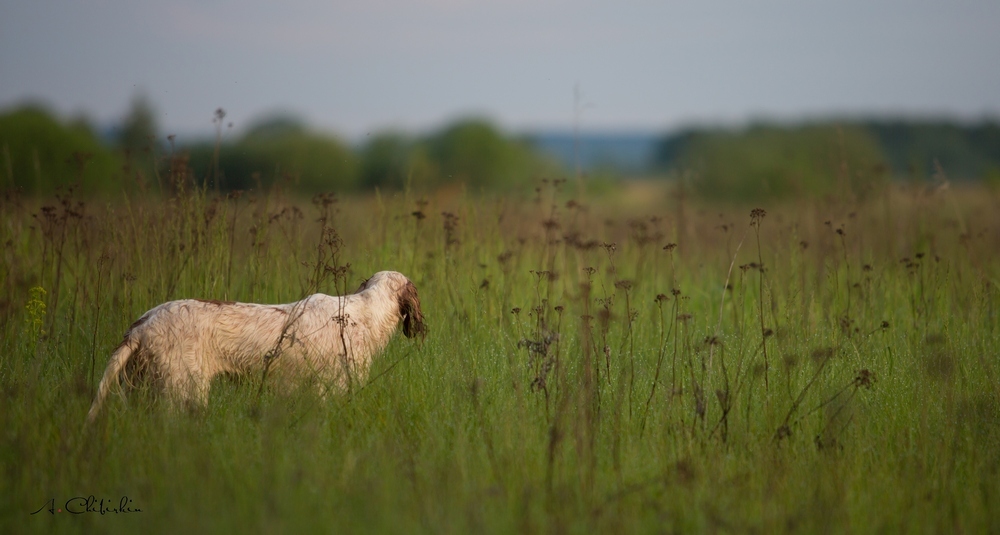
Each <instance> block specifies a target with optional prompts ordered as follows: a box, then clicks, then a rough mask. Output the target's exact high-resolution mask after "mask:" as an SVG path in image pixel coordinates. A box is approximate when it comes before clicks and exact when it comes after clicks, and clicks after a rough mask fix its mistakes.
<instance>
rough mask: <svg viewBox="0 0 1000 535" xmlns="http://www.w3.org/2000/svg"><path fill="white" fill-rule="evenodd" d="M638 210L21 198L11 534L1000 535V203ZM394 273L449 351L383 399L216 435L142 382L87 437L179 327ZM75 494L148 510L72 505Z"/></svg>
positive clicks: (403, 372) (390, 368) (11, 247)
mask: <svg viewBox="0 0 1000 535" xmlns="http://www.w3.org/2000/svg"><path fill="white" fill-rule="evenodd" d="M178 183H180V182H178ZM644 188H645V189H643V190H642V192H641V194H640V195H638V196H636V195H632V196H629V195H623V196H620V197H618V198H616V199H618V200H615V199H610V200H605V201H601V200H599V199H596V198H582V199H581V198H576V199H572V200H573V202H568V201H570V200H571V198H570V195H569V194H568V193H567V192H566V191H564V189H572V188H564V186H562V185H560V184H552V183H547V184H544V185H543V186H542V188H541V189H540V190H539V191H538V192H537V195H535V196H526V197H523V198H518V197H498V198H481V197H476V196H472V195H468V194H466V193H464V192H461V191H442V192H440V193H439V194H437V195H434V196H431V197H429V198H427V199H423V198H420V197H417V196H414V195H408V194H400V195H388V196H374V197H363V198H360V197H359V198H350V199H340V200H338V201H336V202H333V199H331V198H328V197H324V198H317V199H315V200H314V202H313V203H309V202H305V201H303V202H300V201H297V200H296V199H292V198H287V197H285V196H284V195H282V194H281V193H280V192H273V193H271V194H268V195H266V196H260V195H258V196H256V197H252V196H250V195H242V196H235V195H232V196H229V197H227V198H219V199H215V198H213V197H212V196H211V195H210V194H205V193H202V192H199V191H194V192H192V191H190V190H188V191H186V192H185V191H181V192H180V193H178V194H177V195H175V196H174V197H172V198H169V199H164V200H146V199H135V198H133V199H119V200H113V201H96V200H89V201H87V202H83V201H78V200H76V199H69V198H65V199H55V200H52V201H48V202H44V201H35V200H25V199H19V198H16V197H10V196H8V197H7V198H5V199H4V201H3V206H2V216H0V224H2V226H0V244H3V253H2V254H3V262H2V267H0V284H2V288H3V293H2V297H0V323H2V327H0V328H2V333H3V338H2V342H0V355H2V356H0V403H2V411H0V430H2V433H3V440H0V463H2V470H3V474H2V477H0V496H3V498H4V499H3V500H2V501H0V530H2V531H4V532H85V531H101V532H135V531H136V530H137V529H138V528H139V527H140V526H143V527H144V528H145V529H149V530H153V531H159V532H169V533H173V532H177V531H178V530H179V529H180V530H183V529H188V530H192V531H197V532H203V531H226V532H233V531H241V532H291V531H292V530H296V529H297V528H298V529H300V530H305V529H309V530H311V531H315V530H317V529H319V530H323V531H332V532H365V533H380V532H389V533H399V532H405V533H410V532H429V533H450V532H454V533H469V532H477V533H478V532H514V533H531V532H595V531H596V532H615V533H619V532H641V531H675V532H704V531H736V532H748V531H752V532H767V533H770V532H788V531H790V532H899V531H905V532H932V533H940V532H995V531H997V530H1000V483H998V481H1000V360H998V356H1000V350H998V349H1000V321H998V316H997V314H998V307H1000V254H998V253H1000V241H998V238H997V236H998V235H1000V215H998V214H997V212H996V210H995V207H996V206H997V199H996V198H995V197H992V196H990V194H989V193H987V192H985V191H978V190H977V191H968V192H966V191H944V192H936V193H933V194H932V193H927V192H923V191H909V190H907V191H903V190H891V191H890V190H887V191H886V192H885V193H884V194H882V195H881V196H874V197H872V198H869V199H867V200H866V201H865V202H863V203H861V202H847V201H839V200H828V201H825V202H823V203H818V202H816V203H814V202H805V201H802V202H798V203H787V204H780V205H774V206H767V205H765V206H763V208H764V209H765V210H766V214H764V215H760V213H759V212H758V217H756V218H751V208H754V207H731V206H721V207H720V206H714V205H699V204H697V203H693V202H691V201H689V200H684V198H683V197H681V198H678V197H676V196H673V195H671V194H670V192H669V191H668V190H665V189H658V188H649V187H648V186H645V187H644ZM636 197H638V198H640V199H641V200H642V201H643V202H641V203H636V202H626V201H623V200H622V199H628V198H633V199H634V198H636ZM324 201H325V202H324ZM47 206H50V208H47ZM445 214H448V215H445ZM333 231H335V234H333V233H332V232H333ZM669 243H675V244H677V245H676V248H667V249H665V248H664V247H665V246H666V245H667V244H669ZM761 264H762V265H763V269H761ZM382 269H394V270H398V271H402V272H404V273H406V274H407V275H408V276H409V277H410V278H411V279H412V280H413V281H414V282H415V284H416V285H417V287H418V289H419V292H420V297H421V301H422V304H423V309H424V312H425V317H426V320H427V324H428V326H429V329H430V332H429V334H428V336H427V338H426V340H425V341H424V342H423V343H419V342H414V341H411V340H408V339H405V338H403V337H402V336H399V337H397V338H396V339H394V340H393V341H392V343H390V345H389V347H388V349H387V351H386V352H385V353H384V354H383V355H381V356H379V357H378V358H377V359H376V361H375V362H374V364H373V368H372V371H371V373H370V375H369V379H368V381H367V382H366V383H365V384H364V385H363V386H361V387H359V388H356V389H353V390H352V391H351V392H345V393H343V394H342V395H340V396H335V397H333V398H331V399H327V400H320V399H317V398H315V397H312V396H310V395H308V394H305V393H303V394H294V395H283V394H279V393H276V392H271V391H270V390H267V389H265V390H264V393H263V395H262V396H260V397H258V390H259V388H258V386H259V380H260V378H257V377H247V378H244V379H243V380H242V381H229V380H220V381H219V382H217V383H216V384H214V385H213V390H212V396H211V402H210V405H209V407H208V408H207V409H206V410H204V411H201V412H198V413H195V414H189V413H184V412H182V413H176V412H172V411H171V410H170V409H169V408H168V407H167V406H165V404H162V403H159V402H157V400H156V396H155V393H153V392H148V389H144V388H141V387H140V389H139V390H138V391H131V392H129V393H128V395H126V396H125V397H124V398H120V397H117V396H116V397H114V399H112V400H110V401H111V402H110V403H109V404H108V405H107V406H106V413H105V414H104V415H103V416H104V417H103V418H101V420H99V422H98V423H97V424H96V425H95V426H94V427H93V428H90V429H86V428H84V426H83V419H84V416H85V414H86V411H87V409H88V407H89V404H90V402H91V400H92V395H93V391H94V388H95V386H96V384H97V381H98V380H99V378H100V375H101V374H102V373H103V370H104V366H105V365H106V363H107V358H108V355H109V354H110V352H111V350H112V349H113V348H114V347H115V345H117V343H118V342H119V341H120V339H121V335H122V334H123V333H124V331H125V330H126V328H127V327H128V325H129V324H130V323H131V322H132V321H133V320H135V319H136V318H137V317H139V316H140V315H141V314H142V313H143V312H145V311H146V310H148V309H149V308H151V307H153V306H155V305H156V304H159V303H161V302H163V301H166V300H170V299H178V298H183V297H199V298H213V299H230V300H240V301H256V302H288V301H293V300H297V299H300V298H301V297H303V296H304V295H306V294H308V293H310V292H312V291H314V290H315V289H318V290H320V291H324V292H327V293H334V294H335V293H342V292H343V291H344V290H345V289H354V288H355V287H356V286H357V284H358V283H359V282H360V281H361V280H363V279H364V278H366V277H367V276H368V275H370V274H371V273H373V272H375V271H378V270H382ZM727 281H728V284H729V289H728V290H725V288H726V284H727ZM34 288H43V289H44V294H42V292H41V291H39V290H33V289H34ZM81 495H82V496H88V495H94V496H95V497H97V498H98V499H100V498H104V499H106V500H108V501H110V502H113V506H117V504H118V501H119V500H120V499H121V498H122V497H123V496H127V497H128V498H129V499H131V500H132V503H131V507H133V508H140V509H142V512H141V513H133V514H113V513H112V514H106V515H100V514H82V515H69V514H67V513H65V512H63V513H57V514H50V513H49V512H48V510H47V508H48V507H49V505H48V504H49V500H53V501H52V502H51V503H52V504H53V506H54V507H57V508H59V507H63V506H64V505H65V502H66V500H68V499H70V498H73V497H75V496H81ZM106 503H107V502H106ZM43 506H44V507H45V509H44V510H43V511H42V512H40V513H38V514H35V515H31V514H30V513H31V512H33V511H36V510H37V509H39V508H41V507H43Z"/></svg>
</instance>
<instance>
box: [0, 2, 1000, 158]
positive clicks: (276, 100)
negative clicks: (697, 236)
mask: <svg viewBox="0 0 1000 535" xmlns="http://www.w3.org/2000/svg"><path fill="white" fill-rule="evenodd" d="M575 86H578V87H579V88H580V91H581V93H582V95H583V98H582V100H581V103H583V104H586V106H584V107H583V112H582V115H581V116H580V125H581V127H582V128H584V129H586V130H596V129H602V128H614V129H619V130H626V129H645V130H664V129H670V128H676V127H678V126H681V125H687V124H691V123H706V122H707V123H720V122H722V123H736V124H739V123H741V122H745V121H748V120H753V119H761V118H769V119H779V120H795V119H801V118H815V117H829V116H833V115H837V116H842V115H851V116H857V115H868V114H875V115H880V116H886V115H914V116H954V117H959V118H964V119H978V118H982V117H986V116H990V117H994V118H995V117H998V116H1000V1H997V0H977V1H961V0H957V1H948V2H945V1H936V2H928V1H922V0H898V1H897V0H892V1H880V0H838V1H833V0H830V1H827V2H818V1H809V0H797V1H791V0H788V1H775V0H756V1H752V2H751V1H743V2H729V1H727V2H722V1H711V0H704V1H692V2H666V1H658V2H653V1H627V0H626V1H615V2H612V1H604V2H596V1H561V0H557V1H546V0H503V1H465V0H415V1H403V0H361V1H357V2H301V1H285V2H273V1H263V0H249V1H241V2H236V1H226V0H197V1H191V0H160V1H155V2H153V1H146V0H92V1H89V0H77V1H72V2H69V1H57V0H44V1H32V0H25V1H17V0H2V2H0V108H7V107H9V106H13V105H17V104H19V103H23V102H25V101H34V102H42V103H45V104H47V105H49V106H51V107H52V108H53V109H54V110H55V111H57V112H58V113H60V114H61V115H63V116H72V115H77V114H81V113H82V114H85V115H87V116H88V117H90V118H91V119H93V120H94V121H96V122H97V123H99V124H102V125H107V124H111V123H114V122H116V121H117V120H119V119H120V118H121V117H122V116H123V114H124V113H125V111H126V110H127V108H128V104H129V101H130V99H131V98H132V97H133V96H134V95H136V94H137V93H140V92H142V93H145V94H146V95H147V96H148V97H149V99H150V100H151V101H152V102H153V104H154V105H155V107H156V109H157V112H158V119H159V122H160V125H161V129H162V130H163V133H164V134H166V133H179V134H182V135H184V134H188V133H190V134H193V133H196V132H209V131H211V129H212V122H211V121H212V114H213V112H214V110H215V109H216V108H218V107H222V108H224V109H225V110H226V111H227V112H228V116H227V118H226V121H227V122H228V121H233V123H234V124H235V127H236V128H237V129H238V128H240V127H245V126H246V125H247V124H248V123H250V122H252V121H253V120H254V119H256V118H260V117H261V116H263V115H265V114H267V113H270V112H275V111H285V112H291V113H294V114H297V115H298V116H300V117H302V118H304V119H305V120H307V121H308V122H309V123H311V124H313V125H315V126H317V127H319V128H322V129H325V130H330V131H333V132H337V133H339V134H341V135H344V136H348V137H350V138H353V139H361V138H363V137H364V136H365V135H366V133H368V132H373V131H376V130H380V129H384V128H387V127H395V128H402V129H406V130H410V131H422V130H426V129H429V128H434V127H436V126H440V125H442V124H444V123H445V122H447V121H449V120H453V119H455V118H456V117H459V116H463V115H470V114H476V115H485V116H487V117H490V118H492V119H494V120H496V121H497V122H498V123H499V124H500V125H502V126H503V127H505V128H506V129H509V130H513V131H524V130H529V129H537V128H546V129H569V128H572V126H573V122H574V97H573V94H574V93H573V90H574V87H575Z"/></svg>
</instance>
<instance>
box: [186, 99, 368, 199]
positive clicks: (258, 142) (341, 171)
mask: <svg viewBox="0 0 1000 535" xmlns="http://www.w3.org/2000/svg"><path fill="white" fill-rule="evenodd" d="M218 150H219V152H218V159H219V161H218V165H219V170H220V172H221V175H222V176H221V178H222V180H221V185H222V186H224V187H225V188H226V189H230V190H233V189H251V188H254V187H256V186H257V185H258V184H260V185H261V186H268V185H270V184H273V183H275V182H288V183H289V184H290V185H292V186H293V187H295V188H296V189H300V190H302V191H304V192H309V193H313V192H320V191H338V190H353V189H355V188H357V186H358V168H359V163H358V158H357V156H356V155H355V154H354V152H353V151H352V150H351V149H350V148H349V147H347V146H346V145H345V144H344V143H342V142H341V141H340V140H338V139H337V138H335V137H333V136H331V135H328V134H321V133H317V132H314V131H312V130H310V129H309V128H308V127H306V126H305V125H304V124H303V123H301V122H300V121H298V120H296V119H294V118H291V117H289V116H274V117H269V118H266V119H264V120H262V121H259V122H257V123H255V124H253V125H251V126H250V128H249V129H248V130H247V132H246V134H244V135H243V136H242V137H241V138H240V139H238V140H236V141H235V142H222V143H221V144H220V146H219V148H218ZM189 153H190V163H191V166H192V168H193V169H194V170H195V172H196V173H198V174H200V176H203V177H206V178H209V177H212V176H214V171H213V170H212V169H213V162H212V159H213V155H214V153H215V146H214V144H200V145H195V146H192V147H189Z"/></svg>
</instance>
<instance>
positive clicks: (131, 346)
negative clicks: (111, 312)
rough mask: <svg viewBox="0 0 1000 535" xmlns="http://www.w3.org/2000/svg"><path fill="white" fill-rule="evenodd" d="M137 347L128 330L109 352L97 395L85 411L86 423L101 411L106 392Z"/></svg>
mask: <svg viewBox="0 0 1000 535" xmlns="http://www.w3.org/2000/svg"><path fill="white" fill-rule="evenodd" d="M138 349H139V340H138V339H137V338H135V337H134V336H132V331H131V330H130V331H129V332H128V333H127V334H126V335H125V339H124V340H122V343H121V344H118V348H117V349H115V352H114V353H112V354H111V360H109V361H108V369H107V370H105V371H104V377H103V378H102V379H101V384H100V385H99V386H98V387H97V395H96V396H94V403H93V404H92V405H91V406H90V412H88V413H87V423H88V424H90V423H93V422H94V420H96V419H97V413H99V412H100V411H101V405H103V404H104V398H106V397H107V396H108V392H110V391H111V387H112V385H115V384H118V380H119V378H120V376H121V373H122V370H124V369H125V365H126V364H128V361H129V359H131V358H132V356H133V355H135V352H136V350H138Z"/></svg>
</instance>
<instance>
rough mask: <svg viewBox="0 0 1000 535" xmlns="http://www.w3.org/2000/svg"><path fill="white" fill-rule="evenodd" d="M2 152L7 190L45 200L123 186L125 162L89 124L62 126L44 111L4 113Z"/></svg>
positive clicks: (0, 170)
mask: <svg viewBox="0 0 1000 535" xmlns="http://www.w3.org/2000/svg"><path fill="white" fill-rule="evenodd" d="M0 151H2V155H0V158H2V161H0V177H2V180H0V185H2V186H3V187H4V188H15V189H18V190H20V191H22V192H23V193H27V194H36V195H40V194H48V193H52V192H53V191H55V190H56V189H57V188H59V187H65V186H69V185H71V184H77V183H78V184H79V185H80V189H81V190H82V191H83V192H87V193H95V192H107V191H112V190H114V189H116V188H118V187H120V185H121V182H120V176H121V174H120V172H119V171H120V170H121V165H122V164H121V160H120V158H119V157H118V156H117V155H115V154H114V153H113V152H112V151H111V150H110V149H108V148H107V147H105V146H103V145H102V144H101V142H100V141H99V140H98V139H97V137H96V136H95V135H94V132H93V131H92V130H91V129H90V127H89V126H88V125H87V124H86V123H84V122H83V121H76V122H73V123H70V124H62V123H60V122H59V121H57V120H56V119H55V118H54V117H53V116H52V115H51V114H50V113H49V112H48V111H46V110H45V109H43V108H41V107H37V106H25V107H22V108H19V109H15V110H13V111H8V112H6V113H4V114H0Z"/></svg>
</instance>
